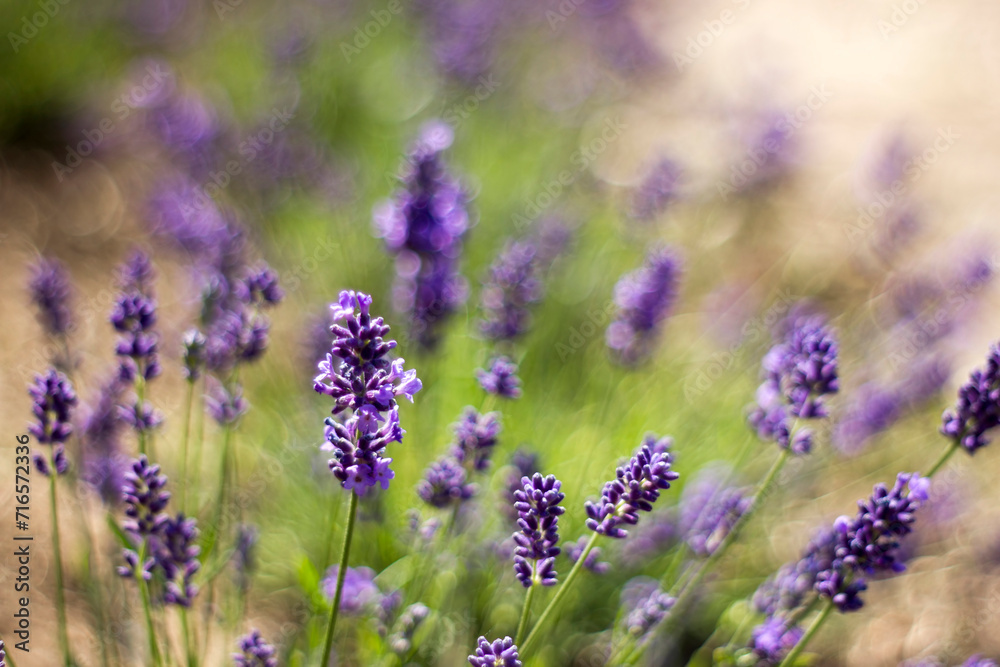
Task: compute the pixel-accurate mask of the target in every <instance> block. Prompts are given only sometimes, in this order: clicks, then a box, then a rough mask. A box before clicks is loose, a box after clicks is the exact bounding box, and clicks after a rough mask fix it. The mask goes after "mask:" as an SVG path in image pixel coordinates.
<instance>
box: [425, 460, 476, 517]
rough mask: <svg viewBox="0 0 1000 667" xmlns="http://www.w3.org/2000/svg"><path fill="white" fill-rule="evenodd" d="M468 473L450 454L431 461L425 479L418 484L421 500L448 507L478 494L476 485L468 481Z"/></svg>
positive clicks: (435, 505)
mask: <svg viewBox="0 0 1000 667" xmlns="http://www.w3.org/2000/svg"><path fill="white" fill-rule="evenodd" d="M466 480H467V474H466V471H465V468H464V467H463V466H462V464H461V463H459V462H458V461H456V460H455V459H454V458H452V457H450V456H445V457H443V458H442V459H440V460H438V461H435V462H433V463H431V465H430V467H428V468H427V471H426V472H425V473H424V479H422V480H421V481H420V483H419V484H418V485H417V494H418V495H419V496H420V498H421V500H423V501H424V502H425V503H427V504H429V505H431V506H433V507H448V506H449V505H451V504H452V503H456V502H458V503H461V502H464V501H466V500H468V499H470V498H472V497H473V496H474V495H475V494H476V485H475V484H469V483H467V481H466Z"/></svg>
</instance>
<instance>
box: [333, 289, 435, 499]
mask: <svg viewBox="0 0 1000 667" xmlns="http://www.w3.org/2000/svg"><path fill="white" fill-rule="evenodd" d="M371 302H372V298H371V297H370V296H368V295H367V294H363V293H361V292H349V291H344V292H341V293H340V301H339V302H338V303H336V304H333V305H331V306H330V311H331V314H332V316H333V320H334V322H336V323H335V324H334V325H333V327H331V332H332V333H333V334H334V336H335V338H334V342H333V346H332V349H331V351H330V354H327V355H326V359H325V360H323V361H321V362H320V363H319V371H320V373H319V375H317V376H316V378H315V379H314V381H313V387H314V388H315V390H316V391H318V392H320V393H322V394H326V395H327V396H330V397H332V398H333V399H334V407H333V410H332V412H333V414H334V415H340V414H341V413H346V415H345V417H344V420H343V422H337V421H334V420H333V419H330V418H327V420H326V440H327V442H326V443H324V445H323V449H324V450H327V451H332V452H333V453H334V458H332V459H330V470H331V471H332V472H333V474H334V477H336V478H337V479H338V480H339V481H340V482H341V485H342V486H343V487H344V488H345V489H353V490H354V492H355V493H357V494H358V495H362V494H363V493H364V492H365V490H366V489H368V488H370V487H372V486H374V485H375V484H376V483H378V484H381V486H382V488H383V489H388V488H389V480H390V479H392V478H393V476H394V473H393V471H392V470H391V469H390V468H389V463H391V462H392V459H387V458H383V457H382V454H383V452H384V450H385V447H386V445H388V444H389V443H390V442H402V440H403V429H402V428H400V426H399V412H398V408H397V406H396V397H397V396H405V397H406V398H408V399H410V400H411V401H412V400H413V395H414V394H415V393H417V392H418V391H420V389H421V387H422V385H421V383H420V380H419V379H418V378H417V374H416V371H414V370H409V371H404V370H403V363H404V362H403V360H402V359H395V360H392V361H390V359H389V356H388V354H389V352H390V351H391V350H392V349H393V348H395V347H396V341H394V340H385V339H384V338H383V337H384V336H385V335H387V334H388V333H389V327H388V326H386V324H385V323H384V322H383V320H382V318H381V317H376V318H374V319H373V318H372V317H371V315H370V314H369V312H368V310H369V307H370V306H371ZM356 310H357V311H358V312H357V313H356V312H355V311H356ZM341 320H345V325H346V326H342V325H341V324H339V322H340V321H341ZM386 413H388V414H386Z"/></svg>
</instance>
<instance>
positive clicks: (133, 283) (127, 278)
mask: <svg viewBox="0 0 1000 667" xmlns="http://www.w3.org/2000/svg"><path fill="white" fill-rule="evenodd" d="M117 274H118V275H117V279H118V287H119V288H120V289H121V290H122V291H123V292H139V293H141V294H151V293H152V292H151V290H152V287H153V278H155V277H156V272H155V270H154V269H153V262H152V260H151V259H150V257H149V255H148V254H146V253H145V252H144V251H143V250H140V249H138V248H136V249H135V250H133V251H132V253H131V254H130V255H129V258H128V260H126V262H125V263H124V264H122V265H121V266H120V267H118V270H117Z"/></svg>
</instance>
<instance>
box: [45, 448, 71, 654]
mask: <svg viewBox="0 0 1000 667" xmlns="http://www.w3.org/2000/svg"><path fill="white" fill-rule="evenodd" d="M56 476H57V473H56V469H55V465H54V464H53V465H52V469H51V470H50V471H49V499H50V502H51V504H52V548H53V553H54V559H55V566H56V616H57V618H58V619H59V629H58V631H59V648H60V650H61V651H62V656H63V664H64V665H65V666H66V667H70V665H72V664H73V661H72V660H70V657H69V636H68V635H67V633H66V597H65V591H64V590H63V568H62V548H61V546H60V544H59V511H58V509H57V508H56Z"/></svg>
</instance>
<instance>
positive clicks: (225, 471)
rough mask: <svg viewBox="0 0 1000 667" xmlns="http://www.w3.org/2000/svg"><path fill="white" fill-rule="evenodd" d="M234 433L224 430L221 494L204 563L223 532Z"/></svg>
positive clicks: (217, 497) (227, 429)
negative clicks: (230, 452) (230, 451)
mask: <svg viewBox="0 0 1000 667" xmlns="http://www.w3.org/2000/svg"><path fill="white" fill-rule="evenodd" d="M232 433H233V429H232V427H231V426H225V427H224V428H223V429H222V458H221V462H220V464H219V468H220V469H219V493H218V495H217V496H216V498H215V516H214V518H213V519H212V525H211V526H210V533H209V535H208V538H207V540H206V541H207V544H206V545H205V556H204V558H203V559H202V560H203V562H207V561H208V557H209V556H211V555H212V552H213V551H214V550H215V547H216V546H217V545H218V543H219V533H221V532H222V520H223V512H224V511H225V505H226V496H227V495H228V491H229V477H230V475H229V450H230V447H231V443H232Z"/></svg>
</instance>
